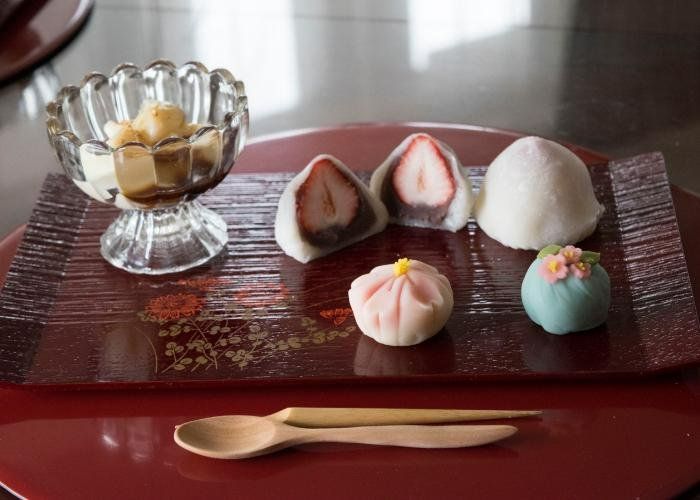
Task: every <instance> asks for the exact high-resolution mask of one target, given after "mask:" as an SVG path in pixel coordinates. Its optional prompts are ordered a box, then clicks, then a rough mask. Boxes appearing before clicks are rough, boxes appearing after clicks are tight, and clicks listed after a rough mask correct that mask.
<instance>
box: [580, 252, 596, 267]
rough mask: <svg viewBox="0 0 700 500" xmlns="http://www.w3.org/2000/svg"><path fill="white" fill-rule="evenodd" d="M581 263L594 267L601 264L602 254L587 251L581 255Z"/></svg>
mask: <svg viewBox="0 0 700 500" xmlns="http://www.w3.org/2000/svg"><path fill="white" fill-rule="evenodd" d="M581 262H585V263H586V264H590V265H592V266H594V265H596V264H597V263H598V262H600V254H599V253H598V252H589V251H587V250H585V251H584V252H583V253H581Z"/></svg>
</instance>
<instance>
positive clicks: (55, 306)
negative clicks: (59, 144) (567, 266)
mask: <svg viewBox="0 0 700 500" xmlns="http://www.w3.org/2000/svg"><path fill="white" fill-rule="evenodd" d="M367 131H369V132H372V127H368V128H366V129H364V132H363V133H367ZM376 131H377V134H376V135H377V136H378V137H381V138H382V141H381V142H379V141H377V140H376V138H375V139H374V140H371V142H370V141H368V142H367V143H363V142H361V141H353V144H354V147H353V148H352V149H351V150H348V151H344V150H342V148H343V147H346V146H345V145H342V144H337V145H336V144H328V143H324V149H323V151H320V150H319V149H318V143H316V144H314V146H313V147H308V148H303V147H300V148H297V149H296V150H291V151H290V150H288V149H284V148H280V149H279V151H278V152H277V154H279V157H278V158H274V157H272V158H270V157H269V156H266V155H270V154H271V152H270V150H269V149H266V150H265V152H264V154H257V151H256V148H255V145H252V146H251V147H250V148H249V150H248V152H247V153H246V154H245V155H244V157H243V160H242V161H241V164H240V168H239V171H238V173H236V174H234V175H230V176H229V177H228V178H227V179H226V180H225V181H224V182H223V183H222V184H221V185H220V186H219V187H218V188H217V189H215V190H214V191H213V192H211V193H209V194H207V195H204V196H202V201H203V202H204V203H206V204H207V205H208V206H210V207H212V208H214V209H216V210H217V211H218V212H219V213H220V214H222V215H223V216H224V218H225V219H226V220H227V222H228V225H229V228H230V238H231V242H230V245H229V247H228V249H227V253H226V255H223V256H221V258H219V259H217V260H216V261H214V262H213V263H212V264H210V265H208V266H204V267H202V268H200V269H197V270H195V271H193V272H189V273H186V274H180V275H176V276H169V277H159V278H148V277H140V276H133V275H129V274H127V273H124V272H122V271H119V270H116V269H114V268H112V267H111V266H109V265H108V264H107V263H105V262H104V261H103V260H102V258H101V257H100V256H99V251H98V248H99V235H100V234H101V232H102V231H103V230H104V229H105V228H106V226H107V225H108V224H109V223H110V222H111V220H113V218H114V216H115V214H116V211H115V210H114V209H113V208H111V207H108V206H105V205H100V204H97V203H93V202H89V201H88V200H87V198H86V197H85V196H83V195H82V194H81V193H80V192H79V191H78V190H77V189H76V188H74V187H73V186H72V184H71V183H70V182H69V181H67V180H66V179H65V178H64V177H63V176H58V175H54V176H49V178H48V179H47V181H46V183H45V185H44V188H43V190H42V193H41V196H40V199H39V201H38V203H37V208H36V210H35V212H34V214H33V216H32V219H31V220H30V222H29V225H28V229H27V231H26V234H25V239H24V242H23V244H22V245H21V246H20V249H19V251H18V254H17V258H16V260H15V263H14V265H13V267H12V269H11V271H10V273H9V277H8V280H7V283H6V286H5V289H4V291H3V295H2V302H1V303H0V318H2V319H1V320H0V352H2V353H3V358H4V359H3V363H2V365H0V380H1V381H2V382H5V383H14V384H20V385H24V386H33V387H36V386H83V385H86V384H87V385H94V384H109V385H110V386H111V387H117V386H121V385H133V384H139V385H158V384H162V383H165V384H170V385H175V384H193V383H198V384H209V383H216V384H222V383H223V384H242V383H245V384H251V383H259V382H267V383H269V382H277V383H291V382H304V383H306V382H308V381H323V382H329V381H340V380H352V381H382V380H383V381H387V380H392V381H402V382H411V381H417V380H434V379H446V380H448V379H453V380H466V379H468V380H476V379H500V380H504V379H505V380H508V379H523V378H527V377H539V378H542V377H549V378H552V377H556V378H561V377H594V376H598V377H600V376H610V375H612V374H626V375H632V374H644V373H654V372H658V371H661V370H668V369H672V368H678V367H682V366H685V365H689V364H692V363H695V362H697V361H698V360H699V359H700V333H699V329H698V322H697V315H696V312H695V306H694V303H693V295H692V290H691V288H690V282H689V279H688V274H687V270H686V267H685V259H684V255H683V250H682V246H681V243H680V238H679V234H678V229H677V225H676V220H675V213H674V210H673V203H672V200H671V195H670V191H669V187H668V183H667V179H666V171H665V167H664V163H663V158H662V157H661V155H660V154H651V155H645V156H640V157H636V158H631V159H627V160H620V161H614V162H611V163H610V164H605V163H603V164H601V163H600V162H595V161H593V160H594V159H593V158H590V157H586V156H585V155H583V156H584V159H586V160H587V161H588V162H589V163H597V164H596V165H593V166H592V167H591V175H592V179H593V182H594V186H595V189H596V192H597V196H598V198H599V200H600V201H601V202H602V203H603V204H604V205H605V207H606V213H605V215H604V217H603V219H602V220H601V222H600V224H599V227H598V229H597V231H596V233H595V234H594V235H593V236H592V237H591V238H589V239H588V240H586V241H585V242H583V243H581V246H583V247H585V248H587V249H593V250H597V251H600V252H601V253H602V254H603V260H602V263H603V264H604V265H605V267H606V269H607V270H608V272H609V274H610V275H611V279H612V284H613V285H612V295H613V302H612V306H611V311H610V316H609V318H608V321H607V323H606V324H605V325H604V326H602V327H599V328H597V329H595V330H592V331H590V332H586V333H585V334H577V335H568V336H552V335H548V334H546V333H544V332H543V331H542V330H541V329H540V328H539V327H538V326H537V325H535V324H534V323H532V322H530V321H529V319H528V318H527V316H526V315H525V313H524V311H523V309H522V306H521V303H520V282H521V280H522V276H523V274H524V271H525V270H526V268H527V266H528V265H529V263H530V262H531V260H532V259H533V258H534V256H535V252H525V251H517V250H512V249H509V248H506V247H504V246H502V245H500V244H499V243H497V242H495V241H494V240H492V239H490V238H489V237H488V236H486V235H485V234H484V233H483V232H482V231H480V230H479V229H478V227H477V226H476V225H475V224H474V223H470V224H469V225H468V227H467V228H466V229H465V230H462V231H460V232H457V233H450V232H445V231H437V230H428V229H418V228H407V227H399V226H392V227H389V228H388V229H387V230H386V231H385V232H384V233H381V234H379V235H377V236H374V237H372V238H370V239H367V240H365V241H363V242H361V243H358V244H356V245H354V246H352V247H351V248H348V249H345V250H342V251H340V252H337V253H335V254H333V255H330V256H328V257H325V258H322V259H319V260H316V261H313V262H311V263H309V264H305V265H304V264H300V263H298V262H296V261H294V260H293V259H291V258H289V257H287V256H285V255H284V254H283V253H282V252H281V251H280V250H279V248H278V247H277V245H276V244H275V241H274V235H273V225H274V215H275V211H276V205H277V199H278V197H279V195H280V194H281V192H282V190H283V189H284V186H285V185H286V183H287V182H288V181H289V179H290V178H291V176H292V174H284V173H269V174H246V173H242V172H241V171H243V170H245V169H246V168H249V169H257V170H279V169H281V168H282V167H285V168H287V169H291V170H299V169H301V168H302V167H303V166H304V165H305V164H306V162H307V161H308V160H309V159H310V158H311V157H313V156H314V155H316V154H317V153H320V152H328V153H332V154H335V155H337V156H339V157H340V158H341V159H343V160H344V161H345V162H346V163H347V164H348V165H350V166H351V167H354V168H357V169H359V170H367V169H368V167H371V166H372V165H375V164H378V163H379V162H380V161H381V160H382V158H383V156H384V155H386V154H388V152H389V151H390V150H391V148H392V147H393V146H394V145H395V144H396V143H398V141H399V140H400V139H401V137H395V138H394V137H391V134H388V135H387V134H386V133H382V132H383V131H382V128H381V127H376ZM436 135H437V136H438V138H440V139H443V140H445V141H446V142H448V143H449V144H451V145H452V146H453V147H455V149H456V150H457V153H458V154H459V156H460V158H461V160H462V162H463V164H465V165H468V166H473V167H472V168H471V169H470V176H471V177H472V179H473V180H474V182H475V185H476V186H478V185H479V184H480V179H481V177H482V176H483V172H484V168H483V167H481V166H478V165H480V164H483V163H487V162H488V161H489V160H490V159H492V158H490V157H488V158H482V157H477V158H474V157H472V156H470V153H469V148H468V147H466V145H465V144H464V142H465V141H466V142H468V141H469V140H470V137H471V136H469V135H468V134H462V136H460V135H459V134H454V136H453V137H445V136H444V135H443V134H441V133H438V134H436ZM390 137H391V139H390ZM273 153H274V151H273ZM398 256H409V257H411V258H415V259H419V260H423V261H425V262H429V263H431V264H433V265H435V266H436V267H438V268H439V269H440V270H441V271H442V272H443V273H445V274H446V275H447V276H448V278H449V279H450V281H451V283H452V285H453V289H454V291H455V303H456V306H455V311H454V313H453V315H452V317H451V318H450V320H449V322H448V324H447V325H446V328H445V330H444V331H443V332H441V333H440V334H439V335H437V336H436V337H434V338H433V339H431V340H430V341H428V342H425V343H423V344H421V345H419V346H415V347H409V348H395V347H386V346H382V345H380V344H377V343H376V342H374V341H373V340H371V339H369V338H368V337H365V336H363V335H361V334H360V332H359V331H358V329H357V327H356V325H355V322H354V320H353V317H352V314H351V311H350V310H349V308H348V301H347V289H348V288H349V285H350V283H351V281H352V280H353V279H354V278H355V277H356V276H357V275H359V274H362V273H365V272H368V271H369V270H370V269H372V268H373V267H374V266H376V265H380V264H385V263H390V262H393V261H394V260H395V259H396V258H397V257H398ZM671 268H672V270H673V271H672V272H669V269H671Z"/></svg>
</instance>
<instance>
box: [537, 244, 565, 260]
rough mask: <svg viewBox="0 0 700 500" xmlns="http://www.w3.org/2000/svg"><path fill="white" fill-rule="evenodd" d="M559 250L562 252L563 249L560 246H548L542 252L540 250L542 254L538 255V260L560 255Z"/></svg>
mask: <svg viewBox="0 0 700 500" xmlns="http://www.w3.org/2000/svg"><path fill="white" fill-rule="evenodd" d="M559 250H561V247H560V246H559V245H547V246H546V247H544V248H543V249H542V250H540V253H538V254H537V258H538V259H544V258H545V257H546V256H547V255H555V254H558V253H559Z"/></svg>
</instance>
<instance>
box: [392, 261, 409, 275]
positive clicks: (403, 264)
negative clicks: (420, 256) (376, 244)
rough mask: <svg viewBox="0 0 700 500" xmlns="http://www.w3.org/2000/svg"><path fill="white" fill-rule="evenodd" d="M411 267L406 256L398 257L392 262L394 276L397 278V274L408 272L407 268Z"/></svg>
mask: <svg viewBox="0 0 700 500" xmlns="http://www.w3.org/2000/svg"><path fill="white" fill-rule="evenodd" d="M410 267H411V260H410V259H407V258H405V257H404V258H403V259H399V260H397V261H396V262H394V276H396V277H397V278H398V277H399V276H403V275H404V274H406V273H407V272H408V269H409V268H410Z"/></svg>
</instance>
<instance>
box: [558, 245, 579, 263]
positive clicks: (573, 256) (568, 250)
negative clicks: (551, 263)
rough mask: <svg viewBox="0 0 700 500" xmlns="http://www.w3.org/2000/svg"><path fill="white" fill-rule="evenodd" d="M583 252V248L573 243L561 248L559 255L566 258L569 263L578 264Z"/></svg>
mask: <svg viewBox="0 0 700 500" xmlns="http://www.w3.org/2000/svg"><path fill="white" fill-rule="evenodd" d="M582 253H583V250H581V249H580V248H576V247H575V246H573V245H566V246H565V247H564V248H562V249H561V250H559V255H561V256H563V257H564V258H565V259H566V263H567V264H576V263H577V262H578V261H579V260H581V254H582Z"/></svg>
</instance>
